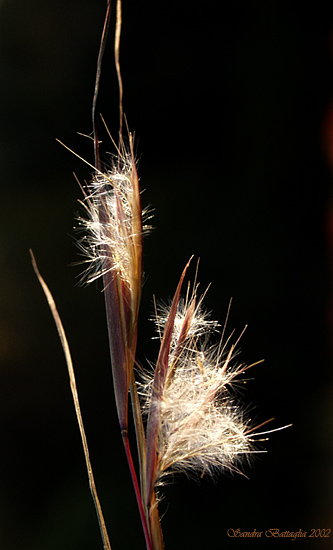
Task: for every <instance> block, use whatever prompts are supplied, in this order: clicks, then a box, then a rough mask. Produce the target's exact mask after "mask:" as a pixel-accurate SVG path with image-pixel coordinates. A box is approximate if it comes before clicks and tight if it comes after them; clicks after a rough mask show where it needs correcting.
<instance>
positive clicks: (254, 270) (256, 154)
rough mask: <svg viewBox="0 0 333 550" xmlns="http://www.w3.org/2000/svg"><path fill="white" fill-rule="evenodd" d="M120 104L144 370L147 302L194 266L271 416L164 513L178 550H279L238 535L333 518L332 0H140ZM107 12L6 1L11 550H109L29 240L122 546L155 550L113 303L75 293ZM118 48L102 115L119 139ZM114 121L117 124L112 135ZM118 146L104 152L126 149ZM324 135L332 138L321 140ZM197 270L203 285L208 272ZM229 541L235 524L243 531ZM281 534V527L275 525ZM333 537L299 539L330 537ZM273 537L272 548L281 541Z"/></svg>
mask: <svg viewBox="0 0 333 550" xmlns="http://www.w3.org/2000/svg"><path fill="white" fill-rule="evenodd" d="M123 3H124V5H123V12H124V13H123V19H124V22H123V31H122V32H123V34H122V42H121V63H122V72H123V79H124V89H125V96H124V108H125V113H126V116H127V121H128V125H129V128H130V129H131V130H132V131H135V134H136V150H137V155H138V158H139V159H140V160H139V173H140V178H141V184H142V188H143V189H145V191H144V193H143V203H144V205H148V204H150V205H151V206H152V207H153V208H154V220H153V225H154V226H155V228H156V229H155V230H154V231H153V232H152V234H151V235H150V236H149V237H148V238H147V239H146V241H145V285H144V291H143V302H142V311H141V325H140V334H139V338H140V339H139V347H138V359H139V361H140V362H141V363H142V364H147V362H148V361H154V358H156V355H157V344H156V341H152V340H151V336H152V334H153V327H152V323H150V322H149V321H148V319H149V318H150V317H151V315H152V311H153V305H152V296H153V295H154V294H155V295H156V296H157V298H161V299H163V300H167V299H168V298H169V297H170V296H171V295H172V293H173V291H174V289H175V286H176V284H177V280H178V277H179V275H180V273H181V271H182V269H183V267H184V265H185V263H186V261H187V260H188V258H189V257H190V256H191V255H192V254H194V255H195V257H196V258H197V257H200V268H199V279H200V281H201V284H202V289H204V288H206V286H207V285H208V284H209V283H210V282H211V283H212V285H211V288H210V290H209V292H208V294H207V297H206V304H207V308H208V309H209V310H211V311H212V312H213V318H214V319H215V318H216V319H219V320H220V321H221V322H223V320H224V318H225V315H226V311H227V307H228V303H229V299H230V297H233V304H232V309H231V314H230V319H229V323H228V327H229V329H230V331H231V330H232V329H234V328H235V329H236V334H239V333H240V332H241V331H242V329H243V327H244V325H245V324H247V325H249V326H248V329H247V330H246V332H245V335H244V336H243V337H242V340H241V348H242V355H241V356H240V357H241V359H242V360H243V361H245V362H247V363H250V362H255V361H257V360H259V359H262V358H264V359H265V362H264V363H263V364H261V365H258V366H256V367H254V368H253V370H252V372H251V373H249V377H251V380H249V381H248V382H247V384H246V388H245V389H246V391H245V390H244V392H242V399H243V401H244V404H245V406H246V407H247V408H248V409H250V410H251V415H252V416H254V417H255V418H256V421H257V422H262V421H264V420H266V419H267V418H271V417H275V418H276V420H275V421H274V423H272V426H271V427H272V428H273V427H279V426H282V425H284V424H289V423H292V424H293V427H292V428H289V429H288V430H285V431H283V432H278V433H276V434H273V435H272V436H271V437H270V441H269V442H267V444H266V448H267V451H268V453H267V454H265V455H261V456H260V458H259V459H256V460H255V461H254V462H253V464H252V465H251V467H248V466H245V468H244V471H245V474H246V475H247V476H248V478H249V479H247V478H246V477H244V476H239V475H236V476H230V475H228V476H220V477H218V478H217V480H216V481H215V483H213V482H212V481H210V480H208V479H206V478H205V477H204V478H203V480H202V481H201V482H200V483H199V484H197V483H195V482H193V481H190V480H187V479H186V478H184V477H181V476H180V477H179V478H177V479H175V480H174V483H172V484H170V485H169V486H168V487H167V488H166V490H165V498H164V500H163V501H162V503H161V510H162V512H163V513H164V514H165V515H164V517H163V528H164V534H165V541H166V548H167V549H171V548H172V549H178V548H179V549H180V548H182V549H183V548H184V549H187V548H191V549H201V548H221V549H222V548H223V549H229V548H230V549H232V548H238V547H239V546H240V544H241V543H242V544H243V545H245V546H246V548H250V547H252V546H251V545H254V544H256V548H258V547H259V546H260V545H263V544H264V541H265V544H266V545H267V544H268V545H269V547H270V545H272V546H273V545H275V546H278V547H281V546H282V545H283V544H290V540H289V539H287V540H286V539H279V540H275V539H270V540H268V539H267V538H264V539H262V540H259V541H256V542H255V543H254V542H253V541H251V540H246V541H243V540H239V539H235V538H230V537H228V534H227V531H228V529H237V528H239V529H240V530H241V531H252V530H253V529H256V530H257V531H262V532H263V533H264V532H265V531H266V530H268V529H271V528H278V529H280V531H287V530H289V531H298V530H299V529H302V530H303V531H307V532H308V534H309V533H310V531H311V529H312V528H314V529H318V528H321V529H324V528H326V529H328V528H333V524H332V517H333V500H332V491H333V476H332V468H331V462H332V437H331V433H332V425H333V405H332V402H333V401H332V396H333V385H332V370H331V369H332V350H331V343H332V335H331V331H332V328H333V327H332V325H331V324H330V319H331V317H330V302H331V283H330V277H331V272H330V256H331V255H332V250H330V240H329V236H330V233H329V227H330V221H331V218H332V215H333V214H332V210H331V204H330V199H331V189H332V179H331V175H330V171H329V168H328V163H327V162H326V157H325V154H324V150H325V148H324V147H323V121H324V120H325V117H327V113H329V105H330V101H331V97H332V96H333V61H332V58H331V56H330V53H331V52H330V49H331V48H332V38H331V33H332V29H333V14H332V13H331V11H329V10H328V9H327V8H326V2H322V1H318V2H316V3H315V4H313V5H311V6H310V5H309V7H306V6H305V5H304V4H303V3H298V2H284V1H282V2H281V1H280V2H278V1H274V0H268V1H267V0H266V1H260V0H250V1H247V2H246V1H242V0H240V1H237V2H230V3H225V2H222V3H220V2H206V3H205V4H202V3H199V2H193V1H192V2H190V1H187V0H179V1H178V2H177V3H174V4H170V3H164V2H153V1H142V2H133V1H132V2H130V1H126V0H124V2H123ZM104 11H105V3H104V1H102V0H98V1H97V0H95V1H92V0H80V1H79V0H72V1H71V2H68V1H65V0H48V1H43V0H31V1H30V2H23V1H21V0H10V1H9V0H2V1H1V3H0V67H1V86H0V94H1V95H0V99H1V100H0V147H1V150H0V163H1V164H0V171H1V179H0V181H1V205H2V208H1V218H0V219H1V222H0V224H1V225H0V262H1V265H0V281H1V285H0V430H1V432H0V433H1V436H0V472H1V475H0V547H1V549H3V550H14V549H15V550H16V549H18V548H20V549H22V550H42V549H43V550H44V549H45V548H47V549H48V550H58V549H62V550H64V549H67V548H68V549H71V550H74V549H76V548H77V549H79V548H80V550H83V549H86V548H87V549H88V548H89V549H92V548H96V549H98V548H101V547H102V545H101V542H100V538H99V532H98V526H97V520H96V518H95V513H94V509H93V504H92V501H91V498H90V494H89V489H88V483H87V477H86V472H85V465H84V459H83V453H82V450H81V444H80V439H79V433H78V428H77V425H76V420H75V414H74V409H73V405H72V401H71V395H70V390H69V384H68V377H67V371H66V366H65V364H64V360H63V355H62V350H61V348H60V344H59V342H58V338H57V334H56V331H55V329H54V326H53V323H52V319H51V316H50V313H49V311H48V309H47V306H46V303H45V299H44V297H43V295H42V293H41V290H40V288H39V286H38V283H37V282H36V280H35V277H34V274H33V272H32V269H31V266H30V260H29V254H28V249H29V247H31V248H33V250H34V252H35V255H36V257H37V261H38V263H39V267H40V269H41V271H42V274H43V275H44V277H45V278H46V280H47V282H48V284H49V286H50V288H51V290H52V292H53V293H54V297H55V299H56V302H57V305H58V308H59V311H60V313H61V316H62V319H63V322H64V325H65V328H66V331H67V335H68V338H69V342H70V345H71V349H72V354H73V359H74V365H75V368H76V373H77V382H78V388H79V394H80V398H81V402H82V410H83V416H84V420H85V424H86V429H87V435H88V441H89V444H90V452H91V459H92V462H93V466H94V469H95V477H96V482H97V485H98V488H99V491H100V497H101V500H102V504H103V506H104V511H105V516H106V520H107V524H108V527H109V534H110V538H111V544H112V548H113V550H114V549H116V550H117V548H136V549H138V550H139V549H141V548H142V549H143V548H144V541H143V537H142V534H141V528H140V524H139V519H138V514H137V511H136V505H135V501H134V497H133V492H132V488H131V484H130V480H129V475H128V473H127V467H126V464H125V460H124V456H123V450H122V446H121V441H120V436H119V433H118V427H117V421H116V418H115V410H114V404H113V395H112V382H111V375H110V366H109V358H108V345H107V337H106V327H105V321H104V309H103V297H102V294H101V292H100V290H101V288H100V286H98V285H95V286H94V285H92V286H91V287H89V288H81V287H79V286H78V285H77V281H78V279H77V277H78V275H79V274H80V268H78V267H70V265H71V264H73V263H75V262H76V261H77V252H76V250H75V245H74V244H73V238H72V237H73V235H74V231H73V226H74V225H75V221H74V214H75V212H77V211H78V210H79V205H78V203H77V198H80V190H79V188H78V186H77V184H76V181H75V179H74V177H73V172H75V173H76V174H77V176H78V178H79V179H80V180H81V181H84V180H85V179H88V178H89V177H90V172H91V170H90V169H89V167H87V166H86V165H84V163H82V162H81V161H79V160H78V159H77V158H76V157H74V156H73V155H71V154H70V153H69V152H68V151H66V150H65V149H64V148H62V147H61V146H60V145H59V144H58V143H57V142H56V141H55V138H59V139H60V140H61V141H63V142H65V143H66V145H68V146H69V147H71V148H72V149H73V150H75V151H76V152H77V153H78V154H80V155H81V156H82V157H84V158H86V159H87V160H88V161H89V162H92V161H93V154H92V144H91V141H90V140H88V139H86V138H84V137H82V136H80V135H78V134H77V132H81V133H83V134H89V133H90V132H91V118H90V111H91V100H92V94H93V86H94V77H95V68H96V59H97V53H98V46H99V38H100V33H101V28H102V25H103V18H104ZM117 104H118V95H117V84H116V78H115V71H114V68H113V60H112V38H111V39H110V42H109V45H108V48H107V51H106V56H105V62H104V64H103V76H102V82H101V93H100V99H99V104H98V110H99V111H100V112H102V113H103V116H104V118H105V120H106V121H107V123H108V125H109V127H110V130H111V132H112V133H113V134H114V135H115V134H116V132H117V126H118V122H117V116H118V115H117ZM101 127H102V125H101ZM101 137H103V144H102V151H103V153H102V155H103V158H104V159H105V160H106V161H107V159H108V153H109V151H112V145H111V143H110V141H109V140H108V138H107V136H106V135H104V133H103V129H102V128H101ZM325 143H326V145H327V146H328V145H329V140H328V138H327V135H326V142H325ZM190 275H191V277H192V278H193V276H194V268H192V272H191V274H190ZM229 534H230V533H229ZM263 536H264V535H263ZM332 537H333V534H331V539H328V540H327V539H322V540H315V541H314V543H313V544H311V543H312V540H313V539H309V538H307V539H302V540H301V541H296V542H294V544H298V545H302V548H303V547H309V548H311V547H316V548H319V547H320V546H319V545H321V546H322V547H325V545H327V543H329V542H330V540H332ZM265 547H267V546H265Z"/></svg>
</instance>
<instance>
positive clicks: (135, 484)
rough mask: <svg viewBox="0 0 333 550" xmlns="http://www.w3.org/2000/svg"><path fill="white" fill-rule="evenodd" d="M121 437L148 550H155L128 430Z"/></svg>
mask: <svg viewBox="0 0 333 550" xmlns="http://www.w3.org/2000/svg"><path fill="white" fill-rule="evenodd" d="M121 435H122V438H123V444H124V448H125V453H126V458H127V462H128V467H129V470H130V472H131V478H132V483H133V487H134V492H135V496H136V501H137V504H138V508H139V513H140V519H141V524H142V529H143V532H144V536H145V541H146V546H147V550H154V547H153V543H152V540H151V536H150V533H149V529H148V524H147V519H146V514H145V511H144V509H143V504H142V498H141V493H140V487H139V483H138V478H137V476H136V471H135V468H134V464H133V459H132V453H131V448H130V444H129V440H128V432H127V430H122V431H121Z"/></svg>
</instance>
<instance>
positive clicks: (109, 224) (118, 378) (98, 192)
mask: <svg viewBox="0 0 333 550" xmlns="http://www.w3.org/2000/svg"><path fill="white" fill-rule="evenodd" d="M118 153H119V154H118V156H117V157H116V158H115V160H114V162H113V164H112V166H111V167H110V168H109V169H108V170H106V171H101V170H99V169H97V168H96V169H95V175H94V177H93V179H92V181H91V182H90V183H89V184H88V185H87V186H86V188H85V191H84V192H85V196H84V200H83V201H82V204H83V206H84V208H85V211H86V213H87V216H86V217H80V218H79V224H80V226H81V229H82V228H83V229H84V230H85V234H84V235H83V237H82V238H81V239H80V240H79V243H78V245H79V248H80V250H81V252H82V253H83V255H84V256H85V257H86V260H85V261H86V262H87V263H88V268H87V271H86V274H85V280H86V281H87V282H88V283H90V282H92V281H95V280H96V279H98V278H99V277H101V278H102V279H103V286H104V297H105V305H106V313H107V320H108V333H109V342H110V352H111V363H112V371H113V381H114V387H115V397H116V404H117V411H118V417H119V420H120V425H121V427H122V429H123V430H126V429H127V423H128V420H127V416H128V390H129V386H130V381H131V378H132V376H133V366H134V361H135V352H136V340H137V320H138V312H139V305H140V299H141V288H142V236H143V231H144V229H145V228H144V227H143V223H142V209H141V197H140V189H139V179H138V174H137V170H136V164H135V159H134V153H133V142H132V136H131V135H130V136H129V149H128V150H127V149H126V148H125V146H124V144H122V146H121V151H118Z"/></svg>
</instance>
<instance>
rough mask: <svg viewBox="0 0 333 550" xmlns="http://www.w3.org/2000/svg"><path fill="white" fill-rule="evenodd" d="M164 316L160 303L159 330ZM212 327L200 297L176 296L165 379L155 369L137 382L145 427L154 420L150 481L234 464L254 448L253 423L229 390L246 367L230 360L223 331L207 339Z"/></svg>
mask: <svg viewBox="0 0 333 550" xmlns="http://www.w3.org/2000/svg"><path fill="white" fill-rule="evenodd" d="M171 309H172V306H171ZM169 318H170V312H166V310H165V308H163V310H162V313H161V314H157V320H156V324H157V328H158V330H159V331H160V330H161V328H162V327H167V324H168V319H169ZM217 328H218V323H216V322H215V321H212V320H211V319H210V317H209V315H208V314H207V313H206V312H205V311H204V309H203V307H202V298H201V299H200V300H199V301H198V303H196V296H195V293H194V295H193V296H192V298H191V299H189V300H188V299H187V300H185V301H183V300H179V301H178V304H177V309H176V312H175V315H174V319H173V322H172V331H171V334H170V335H169V337H168V339H169V350H168V354H167V367H166V373H165V376H164V380H163V381H161V380H160V376H159V375H158V374H156V371H155V375H154V376H153V375H149V374H148V375H145V378H144V379H143V381H142V382H141V383H140V385H139V388H140V390H139V391H140V393H141V395H142V398H143V407H144V410H145V411H146V413H147V414H148V433H149V424H150V423H153V422H154V423H156V424H158V428H157V437H156V440H155V444H156V457H157V459H156V464H155V471H154V477H155V480H154V483H155V485H156V483H159V482H160V481H161V480H162V478H164V476H165V475H167V474H168V473H170V472H174V471H184V472H187V473H195V472H197V473H199V474H202V473H203V472H207V473H209V474H214V472H215V471H216V470H217V469H219V470H229V471H232V470H238V465H239V464H240V462H241V461H242V459H244V457H247V456H248V455H249V453H252V452H253V451H254V449H253V437H254V436H253V433H252V432H253V429H252V428H250V427H249V422H248V421H247V420H246V419H245V415H244V413H243V410H242V408H241V406H240V404H239V403H238V402H237V400H236V396H235V392H233V391H232V386H233V385H234V381H235V377H236V376H237V375H239V374H241V373H243V372H244V371H245V370H246V368H248V367H245V366H244V365H238V366H237V365H235V364H234V361H233V360H234V357H235V355H236V354H237V350H236V345H229V346H228V340H227V341H226V342H225V343H224V342H223V335H222V339H221V341H220V343H219V344H218V345H217V346H216V345H212V344H211V343H210V340H211V336H212V333H216V332H217ZM165 330H166V328H165ZM161 346H163V340H162V344H161ZM158 368H159V367H158V365H157V367H156V370H157V369H158ZM157 417H158V419H157ZM149 443H150V442H149V439H148V445H149Z"/></svg>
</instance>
